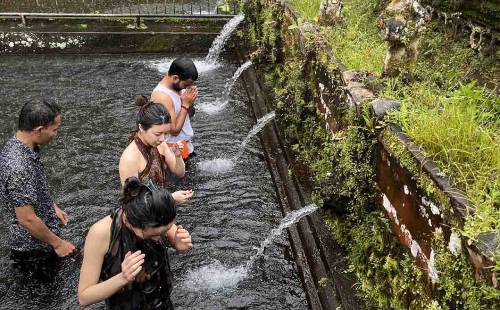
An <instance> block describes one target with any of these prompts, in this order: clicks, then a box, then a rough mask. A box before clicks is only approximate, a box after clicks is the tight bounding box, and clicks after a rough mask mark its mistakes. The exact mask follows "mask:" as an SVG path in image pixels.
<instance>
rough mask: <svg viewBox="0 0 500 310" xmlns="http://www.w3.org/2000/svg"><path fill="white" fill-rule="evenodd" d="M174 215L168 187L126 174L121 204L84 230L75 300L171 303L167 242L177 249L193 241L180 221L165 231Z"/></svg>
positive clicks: (115, 305) (128, 305)
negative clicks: (160, 186)
mask: <svg viewBox="0 0 500 310" xmlns="http://www.w3.org/2000/svg"><path fill="white" fill-rule="evenodd" d="M175 216H176V210H175V201H174V199H173V198H172V196H171V195H170V194H169V193H168V192H166V191H165V190H164V189H156V188H151V187H149V186H145V185H143V184H141V183H140V182H139V180H138V179H137V178H136V177H130V178H128V179H127V180H126V181H125V186H124V194H123V198H122V206H121V208H119V209H116V210H115V211H113V213H112V214H111V215H110V216H107V217H105V218H103V219H102V220H100V221H99V222H97V223H96V224H94V225H93V226H92V227H91V228H90V230H89V233H88V235H87V239H86V241H85V252H84V258H83V264H82V268H81V270H80V283H79V287H78V300H79V302H80V304H81V305H90V304H93V303H97V302H99V301H102V300H106V304H107V306H108V308H109V309H172V308H173V307H172V303H171V301H170V292H171V290H172V275H171V272H170V264H169V260H168V256H167V245H171V246H173V247H174V248H175V249H177V250H178V251H187V250H189V249H191V247H192V243H191V236H190V235H189V233H188V232H187V231H186V230H185V229H183V228H182V227H181V226H178V228H177V230H176V231H172V233H171V232H170V231H169V228H170V227H171V226H172V225H173V224H174V222H175ZM167 231H169V233H167Z"/></svg>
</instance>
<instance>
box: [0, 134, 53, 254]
mask: <svg viewBox="0 0 500 310" xmlns="http://www.w3.org/2000/svg"><path fill="white" fill-rule="evenodd" d="M26 205H31V206H32V207H33V210H34V211H35V214H36V215H37V216H38V217H39V218H40V219H41V220H42V221H43V222H44V223H45V225H47V227H48V228H49V229H50V230H51V231H52V232H53V233H55V234H56V235H60V232H61V230H60V227H59V222H58V219H57V216H56V213H55V210H54V202H53V201H52V199H51V198H50V194H49V188H48V184H47V177H46V176H45V173H44V170H43V164H42V162H41V161H40V156H39V154H38V150H32V149H31V148H29V147H28V146H27V145H25V144H24V143H22V142H21V141H19V140H18V139H17V138H16V137H13V138H11V139H10V140H8V141H7V142H6V143H5V144H4V146H3V147H2V149H1V150H0V206H1V208H2V211H3V212H2V213H3V214H2V216H3V217H4V220H6V221H7V222H8V224H9V246H10V248H11V249H13V250H17V251H31V250H47V251H49V250H51V247H50V246H49V245H48V244H46V243H44V242H42V241H39V240H37V239H36V238H34V237H32V236H31V234H30V233H29V232H28V231H27V230H26V229H24V227H23V226H21V224H19V223H18V221H17V219H16V213H15V208H17V207H22V206H26Z"/></svg>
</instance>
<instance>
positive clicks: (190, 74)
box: [168, 57, 198, 81]
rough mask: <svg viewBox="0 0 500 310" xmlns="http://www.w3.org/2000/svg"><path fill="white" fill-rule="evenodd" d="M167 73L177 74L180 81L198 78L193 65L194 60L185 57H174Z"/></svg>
mask: <svg viewBox="0 0 500 310" xmlns="http://www.w3.org/2000/svg"><path fill="white" fill-rule="evenodd" d="M168 75H178V76H179V78H180V79H181V81H185V80H187V79H192V80H193V81H196V80H197V79H198V70H197V69H196V66H195V65H194V62H193V61H192V60H191V59H189V58H185V57H181V58H176V59H175V60H174V61H173V62H172V64H171V65H170V68H169V69H168Z"/></svg>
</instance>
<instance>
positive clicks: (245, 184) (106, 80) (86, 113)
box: [0, 55, 307, 310]
mask: <svg viewBox="0 0 500 310" xmlns="http://www.w3.org/2000/svg"><path fill="white" fill-rule="evenodd" d="M176 56H179V55H170V56H169V57H168V58H164V57H165V55H162V56H161V57H160V56H155V55H112V56H111V55H109V56H105V55H95V56H41V55H38V56H22V57H18V56H2V57H0V81H1V83H2V95H3V96H1V97H0V107H1V109H2V114H1V116H0V140H1V141H5V140H6V139H8V138H9V137H11V136H12V135H13V133H14V130H15V126H16V121H17V116H18V113H19V109H20V107H21V105H22V104H23V103H24V102H25V101H26V100H28V99H29V98H31V97H33V96H36V95H40V94H44V95H45V96H47V97H50V98H53V99H55V100H56V101H57V102H58V103H59V104H60V105H61V106H62V109H63V125H62V127H61V129H60V132H59V135H58V137H57V138H56V140H55V141H54V142H53V143H52V144H51V145H50V146H49V147H46V148H44V149H43V150H42V154H41V157H42V159H43V162H44V166H45V170H46V173H47V175H48V176H49V185H50V188H51V191H52V195H53V197H54V198H55V200H56V201H57V203H58V204H59V205H60V206H61V207H62V208H64V209H65V210H66V211H67V212H68V214H69V216H70V223H69V224H68V226H67V227H66V228H65V229H64V238H67V239H68V240H69V241H71V242H72V243H74V244H82V243H83V241H84V238H85V235H86V233H87V230H88V228H89V227H90V226H91V225H92V224H93V223H95V222H96V221H97V220H99V219H100V218H102V217H104V216H106V215H107V214H108V212H109V211H110V210H111V209H112V208H113V207H116V206H117V199H118V197H119V192H120V184H119V180H118V159H119V157H120V154H121V152H122V150H123V149H124V148H125V146H126V141H127V134H128V131H129V130H130V129H131V128H132V127H133V119H134V117H135V113H136V112H137V109H136V107H135V106H134V104H133V98H134V97H135V96H136V95H138V94H149V93H150V92H151V90H152V89H153V88H154V86H155V85H156V83H158V81H159V80H160V79H161V77H162V75H163V74H162V72H163V71H164V70H165V68H168V64H169V63H170V62H171V60H172V59H173V58H175V57H176ZM195 60H196V63H197V65H199V66H200V69H202V70H200V77H199V79H198V81H197V85H198V88H199V98H198V99H197V100H198V103H200V102H209V101H216V100H217V99H220V90H221V89H222V88H223V87H224V85H225V83H226V81H228V80H229V79H230V78H231V77H232V76H233V73H234V72H235V71H236V69H237V67H236V66H235V65H233V64H231V63H224V64H223V65H222V66H220V67H217V68H214V67H203V66H205V65H206V63H204V62H203V58H202V57H200V58H197V59H195ZM205 69H206V70H205ZM231 100H232V101H234V102H235V104H232V105H228V106H227V107H226V108H225V110H224V113H220V114H214V115H210V114H206V113H205V112H203V111H201V110H200V111H198V112H197V113H196V114H195V116H194V118H193V127H194V131H195V137H194V141H193V143H194V145H195V150H196V152H197V153H198V157H195V159H194V163H193V165H191V170H189V171H188V174H187V177H186V178H185V179H183V180H179V181H178V184H177V185H176V188H179V189H188V188H191V189H193V190H194V197H193V199H192V200H191V201H190V202H189V203H188V204H187V206H185V207H179V209H178V212H179V215H178V221H179V222H180V223H181V224H182V225H183V226H184V227H186V228H187V229H188V230H189V231H190V232H191V233H192V237H193V242H194V248H193V250H192V251H190V252H188V253H186V254H177V253H172V255H171V256H170V259H171V265H172V269H173V273H174V281H175V283H174V292H173V294H172V300H173V302H174V304H175V306H176V307H177V308H178V309H305V308H307V303H306V299H305V294H304V292H303V288H302V285H301V283H300V280H299V278H298V275H297V271H296V266H295V263H294V262H293V260H292V258H291V255H290V252H289V243H288V240H287V238H286V236H285V235H284V234H281V233H276V234H274V233H273V232H272V231H273V228H276V227H280V220H281V219H282V216H281V212H280V210H279V207H278V203H277V199H276V196H275V189H274V187H273V183H272V179H271V175H270V173H269V171H268V168H267V165H266V162H265V161H264V160H263V157H264V155H263V151H262V149H261V145H260V144H259V142H258V140H256V139H253V140H252V139H249V140H248V141H247V144H246V145H245V150H246V151H245V152H242V153H241V154H239V150H240V149H239V147H238V146H239V145H240V141H244V140H245V136H246V135H247V133H248V132H249V131H250V129H251V128H252V126H253V124H254V120H253V119H252V117H251V115H252V112H251V111H250V110H249V108H248V107H247V106H246V105H245V104H244V102H245V100H246V99H245V95H244V93H243V91H242V89H241V87H239V85H235V87H234V88H233V91H232V94H231ZM235 156H238V165H235V166H234V167H233V169H232V170H231V173H226V174H224V175H217V174H210V173H206V172H205V171H203V170H202V169H200V168H199V165H198V164H199V162H200V160H201V159H202V158H203V159H207V158H217V157H224V158H229V159H231V158H235ZM0 218H1V219H2V224H3V225H0V235H1V236H6V229H7V228H6V227H7V226H6V223H7V222H8V221H9V219H6V218H5V217H0ZM269 236H274V237H275V239H274V241H273V246H269V247H267V248H266V251H265V256H262V255H260V256H259V258H258V259H254V261H253V262H252V263H251V266H250V267H251V268H248V263H247V262H248V261H249V259H250V257H251V255H252V254H254V255H258V253H259V251H260V250H259V249H260V248H262V245H261V244H262V240H266V238H268V237H269ZM274 237H273V238H274ZM6 241H7V240H6V239H5V237H2V238H0V264H1V265H2V269H1V270H0V300H1V304H0V308H1V309H65V310H66V309H80V307H79V306H78V303H77V294H76V289H77V285H78V277H79V268H80V261H79V259H69V260H65V261H63V262H62V264H61V267H60V270H59V271H58V272H57V275H56V279H55V281H54V282H53V283H50V284H40V283H36V282H34V281H22V280H21V279H19V278H18V276H17V275H16V273H15V272H14V271H13V270H12V269H11V267H9V266H10V260H9V256H8V253H9V250H8V248H7V246H6ZM262 252H263V249H262ZM242 268H243V269H242ZM241 270H245V271H246V272H245V276H244V277H242V276H241V273H240V271H241ZM193 274H194V275H197V278H203V277H205V278H209V279H213V281H214V282H216V283H219V284H217V285H215V286H214V285H212V284H207V283H208V282H207V281H205V282H203V281H201V282H190V281H189V279H192V278H193V277H192V276H191V275H193ZM195 278H196V277H195ZM220 283H222V284H223V285H221V284H220ZM211 287H212V289H211ZM214 287H215V288H214ZM214 292H215V293H214ZM101 308H103V304H102V303H101V304H98V305H94V306H92V307H90V309H101Z"/></svg>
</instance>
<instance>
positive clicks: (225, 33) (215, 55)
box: [205, 13, 245, 64]
mask: <svg viewBox="0 0 500 310" xmlns="http://www.w3.org/2000/svg"><path fill="white" fill-rule="evenodd" d="M244 19H245V15H244V14H243V13H240V14H238V15H236V16H235V17H233V18H231V20H230V21H228V22H227V24H225V25H224V27H223V28H222V30H221V32H220V34H219V36H218V37H217V38H215V40H214V42H213V43H212V46H211V47H210V50H209V51H208V55H207V56H206V57H205V63H207V64H215V63H217V60H218V59H219V55H220V53H221V52H222V49H223V48H224V45H225V44H226V42H227V40H228V39H229V37H230V36H231V34H232V33H233V31H234V30H235V29H236V27H238V25H239V24H240V23H241V22H242V21H243V20H244Z"/></svg>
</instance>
